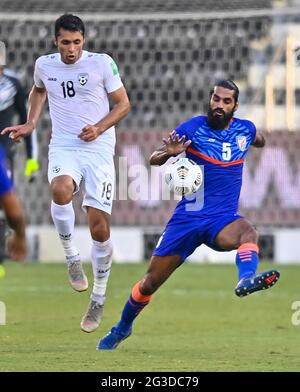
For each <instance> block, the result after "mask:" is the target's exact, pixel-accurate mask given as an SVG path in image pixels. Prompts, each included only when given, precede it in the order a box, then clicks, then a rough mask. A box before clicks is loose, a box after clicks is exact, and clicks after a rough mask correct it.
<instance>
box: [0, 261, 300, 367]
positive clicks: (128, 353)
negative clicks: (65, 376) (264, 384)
mask: <svg viewBox="0 0 300 392" xmlns="http://www.w3.org/2000/svg"><path fill="white" fill-rule="evenodd" d="M270 267H271V265H270V264H269V265H268V264H262V265H260V271H261V270H264V269H267V268H270ZM6 268H7V275H6V277H5V278H4V279H1V280H0V301H3V302H5V304H6V313H7V324H6V325H0V371H98V372H102V371H103V372H104V371H137V372H138V371H173V372H176V371H299V369H300V345H299V336H300V325H299V326H294V325H293V324H292V322H291V317H292V313H293V312H294V311H293V310H292V309H291V305H292V303H293V302H294V301H300V291H299V282H300V267H297V266H279V267H278V268H279V270H280V271H281V274H282V275H281V278H280V280H279V282H278V283H277V284H276V285H275V286H274V287H273V288H272V289H270V290H267V291H262V292H259V293H254V294H252V295H250V296H249V297H245V298H238V297H236V296H235V294H234V292H233V289H234V286H235V284H236V269H235V266H234V265H195V264H186V265H184V266H182V267H181V268H180V269H178V270H177V271H176V272H175V273H174V275H173V276H172V277H171V278H170V279H169V281H168V282H167V283H166V284H165V285H164V286H163V287H162V288H161V289H160V290H159V291H158V292H157V293H156V295H155V297H154V299H153V301H152V302H151V304H150V305H149V306H148V307H147V308H146V309H145V310H144V311H143V312H142V313H141V314H140V316H139V317H138V319H137V320H136V323H135V327H134V331H133V335H132V336H131V337H130V338H128V339H127V340H126V341H124V342H123V343H122V344H121V345H120V346H119V348H118V349H117V350H114V351H109V352H106V351H96V345H97V343H98V340H99V338H100V337H102V336H103V335H105V334H106V333H107V332H108V330H109V329H110V328H111V326H112V325H113V324H114V323H115V322H116V321H117V320H118V319H119V316H120V312H121V310H122V308H123V305H124V303H125V301H126V300H127V298H128V295H129V293H130V290H131V287H132V286H133V284H134V283H135V282H136V281H137V280H138V279H140V277H141V276H142V275H143V273H144V271H145V270H146V264H139V265H130V264H124V265H114V266H113V270H112V274H111V277H110V282H109V288H108V295H107V302H106V307H105V314H104V320H103V322H102V324H101V325H100V327H99V329H98V330H97V331H96V332H94V333H92V334H86V333H84V332H81V331H80V328H79V323H80V320H81V317H82V315H83V314H84V312H85V310H86V306H87V303H88V300H89V292H85V293H76V292H74V291H73V290H72V289H71V287H70V286H69V284H68V280H67V274H66V267H65V265H64V264H58V265H57V264H56V265H55V264H34V263H28V264H26V265H22V264H13V263H7V264H6ZM85 269H86V271H87V273H88V276H89V278H90V282H91V268H90V265H86V268H85ZM89 291H90V290H89Z"/></svg>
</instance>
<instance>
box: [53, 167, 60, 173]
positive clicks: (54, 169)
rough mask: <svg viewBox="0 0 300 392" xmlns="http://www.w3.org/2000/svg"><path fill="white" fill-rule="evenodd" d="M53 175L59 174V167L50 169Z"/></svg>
mask: <svg viewBox="0 0 300 392" xmlns="http://www.w3.org/2000/svg"><path fill="white" fill-rule="evenodd" d="M52 171H53V173H59V172H60V167H59V166H54V167H53V168H52Z"/></svg>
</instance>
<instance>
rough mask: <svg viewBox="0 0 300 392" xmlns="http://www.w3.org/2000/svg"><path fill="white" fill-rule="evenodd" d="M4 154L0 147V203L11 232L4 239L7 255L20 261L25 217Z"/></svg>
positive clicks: (23, 241)
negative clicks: (8, 172) (9, 175)
mask: <svg viewBox="0 0 300 392" xmlns="http://www.w3.org/2000/svg"><path fill="white" fill-rule="evenodd" d="M6 161H7V160H6V155H5V153H4V151H3V149H2V148H1V147H0V203H1V206H2V208H3V210H4V213H5V217H6V219H7V221H8V224H9V226H10V227H11V228H12V229H13V232H12V233H11V234H10V235H9V236H8V237H7V239H6V246H7V252H8V256H9V257H10V258H11V259H12V260H16V261H20V260H23V259H24V258H25V257H26V254H27V245H26V236H25V218H24V212H23V208H22V205H21V202H20V200H19V198H18V197H17V195H16V193H15V190H14V188H13V184H12V182H11V179H10V178H9V177H8V174H7V167H6Z"/></svg>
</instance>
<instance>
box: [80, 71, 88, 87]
mask: <svg viewBox="0 0 300 392" xmlns="http://www.w3.org/2000/svg"><path fill="white" fill-rule="evenodd" d="M88 80H89V74H87V73H82V74H79V75H78V81H79V83H80V84H81V86H84V85H85V84H86V83H87V81H88Z"/></svg>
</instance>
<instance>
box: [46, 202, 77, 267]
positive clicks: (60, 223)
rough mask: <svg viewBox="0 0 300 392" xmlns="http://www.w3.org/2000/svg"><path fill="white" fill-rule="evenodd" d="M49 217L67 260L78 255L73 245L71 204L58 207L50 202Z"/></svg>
mask: <svg viewBox="0 0 300 392" xmlns="http://www.w3.org/2000/svg"><path fill="white" fill-rule="evenodd" d="M51 216H52V219H53V222H54V225H55V227H56V230H57V232H58V235H59V238H60V241H61V243H62V246H63V248H64V252H65V255H66V257H67V258H68V259H72V256H76V255H78V250H77V249H76V247H75V246H74V244H73V234H74V225H75V213H74V209H73V204H72V202H70V203H68V204H64V205H59V204H56V203H54V201H52V202H51Z"/></svg>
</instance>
